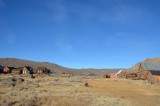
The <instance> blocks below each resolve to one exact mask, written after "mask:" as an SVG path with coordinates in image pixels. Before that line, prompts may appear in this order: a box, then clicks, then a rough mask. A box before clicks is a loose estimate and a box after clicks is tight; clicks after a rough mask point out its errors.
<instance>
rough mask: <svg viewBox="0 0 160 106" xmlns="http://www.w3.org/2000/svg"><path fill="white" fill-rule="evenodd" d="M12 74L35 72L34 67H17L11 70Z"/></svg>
mask: <svg viewBox="0 0 160 106" xmlns="http://www.w3.org/2000/svg"><path fill="white" fill-rule="evenodd" d="M11 73H12V74H33V69H32V68H31V67H29V66H24V67H17V68H15V69H13V70H12V71H11Z"/></svg>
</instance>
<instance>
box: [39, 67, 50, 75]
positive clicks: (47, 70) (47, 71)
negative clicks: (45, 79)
mask: <svg viewBox="0 0 160 106" xmlns="http://www.w3.org/2000/svg"><path fill="white" fill-rule="evenodd" d="M49 73H50V70H49V69H47V68H46V67H38V69H37V74H49Z"/></svg>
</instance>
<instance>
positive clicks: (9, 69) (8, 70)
mask: <svg viewBox="0 0 160 106" xmlns="http://www.w3.org/2000/svg"><path fill="white" fill-rule="evenodd" d="M13 69H15V68H14V67H8V66H5V67H4V68H3V73H4V74H9V73H11V71H12V70H13Z"/></svg>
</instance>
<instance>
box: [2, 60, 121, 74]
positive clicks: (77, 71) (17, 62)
mask: <svg viewBox="0 0 160 106" xmlns="http://www.w3.org/2000/svg"><path fill="white" fill-rule="evenodd" d="M0 65H2V66H13V67H21V66H31V67H32V68H34V69H37V67H46V68H48V69H50V70H51V72H53V73H57V74H61V73H63V72H72V73H73V74H76V75H83V74H94V75H104V74H105V73H107V72H117V71H118V70H119V69H93V68H89V69H73V68H66V67H63V66H60V65H57V64H54V63H49V62H35V61H30V60H23V59H16V58H0Z"/></svg>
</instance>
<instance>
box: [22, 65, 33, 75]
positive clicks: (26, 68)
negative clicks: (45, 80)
mask: <svg viewBox="0 0 160 106" xmlns="http://www.w3.org/2000/svg"><path fill="white" fill-rule="evenodd" d="M22 74H33V68H32V67H30V66H24V67H22Z"/></svg>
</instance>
